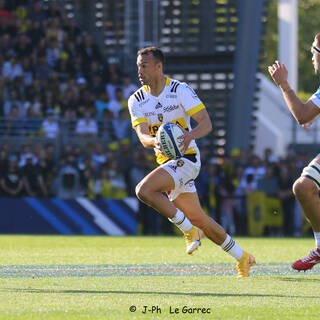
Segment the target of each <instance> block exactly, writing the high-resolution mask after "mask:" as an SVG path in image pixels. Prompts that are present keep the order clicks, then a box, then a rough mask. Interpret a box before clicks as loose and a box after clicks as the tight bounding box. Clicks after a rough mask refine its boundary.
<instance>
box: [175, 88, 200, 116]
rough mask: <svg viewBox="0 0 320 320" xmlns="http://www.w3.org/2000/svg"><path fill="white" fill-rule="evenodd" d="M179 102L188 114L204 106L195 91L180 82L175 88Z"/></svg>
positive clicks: (192, 113)
mask: <svg viewBox="0 0 320 320" xmlns="http://www.w3.org/2000/svg"><path fill="white" fill-rule="evenodd" d="M177 94H178V96H179V99H180V102H181V104H182V106H183V107H184V109H185V111H186V112H187V113H188V114H189V116H192V115H194V114H195V113H197V112H198V111H200V110H202V109H204V108H205V106H204V104H203V103H202V101H201V100H200V99H199V97H198V95H197V94H196V92H195V91H194V90H193V89H192V88H191V87H190V86H189V85H188V84H186V83H184V82H183V83H181V85H180V86H178V88H177Z"/></svg>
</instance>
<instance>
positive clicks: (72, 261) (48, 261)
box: [0, 236, 320, 320]
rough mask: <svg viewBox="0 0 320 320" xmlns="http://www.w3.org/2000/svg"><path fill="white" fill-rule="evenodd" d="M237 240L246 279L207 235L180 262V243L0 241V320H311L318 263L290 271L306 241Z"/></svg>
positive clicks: (317, 296) (319, 298) (319, 279)
mask: <svg viewBox="0 0 320 320" xmlns="http://www.w3.org/2000/svg"><path fill="white" fill-rule="evenodd" d="M236 240H237V241H238V243H239V244H240V245H241V246H243V247H244V248H246V249H247V250H248V251H250V252H252V253H253V254H254V255H255V257H256V260H257V265H256V266H255V267H254V268H252V272H251V274H252V276H251V277H250V278H245V279H237V278H236V272H235V270H234V265H235V263H234V261H233V259H232V258H231V257H230V256H228V255H227V254H225V253H224V252H223V251H222V250H221V249H220V248H219V247H216V246H213V245H211V243H210V241H209V240H208V239H205V240H204V241H203V245H202V246H201V248H200V249H199V250H198V252H197V253H196V254H195V255H193V256H188V255H186V254H185V253H184V242H183V240H182V238H179V237H121V238H114V237H63V236H57V237H56V236H0V248H1V251H0V252H1V258H0V261H1V262H0V319H1V320H2V319H6V320H11V319H28V320H29V319H41V320H43V319H67V320H71V319H74V320H76V319H77V320H78V319H110V320H111V319H119V320H125V319H163V320H166V319H222V320H224V319H232V320H235V319H241V320H243V319H268V320H273V319H288V320H289V319H290V320H291V319H318V318H319V311H318V304H319V302H320V291H319V284H320V267H319V266H316V267H315V268H314V269H313V271H312V272H308V273H297V272H293V271H292V270H291V269H290V264H291V263H292V262H293V261H294V260H296V258H299V257H303V256H305V255H306V254H307V253H308V252H309V250H310V249H311V248H313V247H314V241H313V239H311V238H310V239H279V238H268V239H267V238H236ZM145 306H146V307H145ZM184 306H186V307H185V308H184ZM130 307H131V311H133V310H134V308H136V310H135V312H131V311H130ZM175 311H176V312H177V313H174V312H175ZM204 311H205V312H206V313H204ZM144 312H145V313H144ZM184 312H186V313H184ZM209 312H210V313H209Z"/></svg>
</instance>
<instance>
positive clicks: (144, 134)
mask: <svg viewBox="0 0 320 320" xmlns="http://www.w3.org/2000/svg"><path fill="white" fill-rule="evenodd" d="M134 129H135V130H136V133H137V135H138V138H139V140H140V142H141V143H142V145H143V146H144V147H145V148H159V147H160V146H159V143H158V141H157V139H156V137H153V136H151V135H150V132H149V127H148V125H147V124H146V123H145V122H143V123H139V124H138V125H136V126H135V127H134Z"/></svg>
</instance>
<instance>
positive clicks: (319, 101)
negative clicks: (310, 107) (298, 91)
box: [309, 87, 320, 108]
mask: <svg viewBox="0 0 320 320" xmlns="http://www.w3.org/2000/svg"><path fill="white" fill-rule="evenodd" d="M309 100H311V101H312V102H313V103H314V104H315V105H316V106H317V107H318V108H320V87H319V88H318V90H317V91H316V92H315V93H314V94H313V95H312V96H311V98H310V99H309Z"/></svg>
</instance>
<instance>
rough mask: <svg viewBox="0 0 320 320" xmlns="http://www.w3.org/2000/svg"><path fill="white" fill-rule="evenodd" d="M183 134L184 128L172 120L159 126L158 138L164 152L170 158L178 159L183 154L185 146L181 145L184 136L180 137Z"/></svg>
mask: <svg viewBox="0 0 320 320" xmlns="http://www.w3.org/2000/svg"><path fill="white" fill-rule="evenodd" d="M183 134H184V133H183V130H182V129H181V128H180V127H179V126H178V125H176V124H174V123H172V122H167V123H163V124H162V125H161V126H160V127H159V129H158V132H157V140H158V141H159V143H160V146H161V151H162V153H163V154H164V155H165V156H166V157H168V158H169V159H178V158H181V157H182V156H183V152H182V149H183V146H181V147H179V145H180V143H181V142H183V138H180V139H178V137H180V136H182V135H183ZM181 139H182V140H181Z"/></svg>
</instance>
